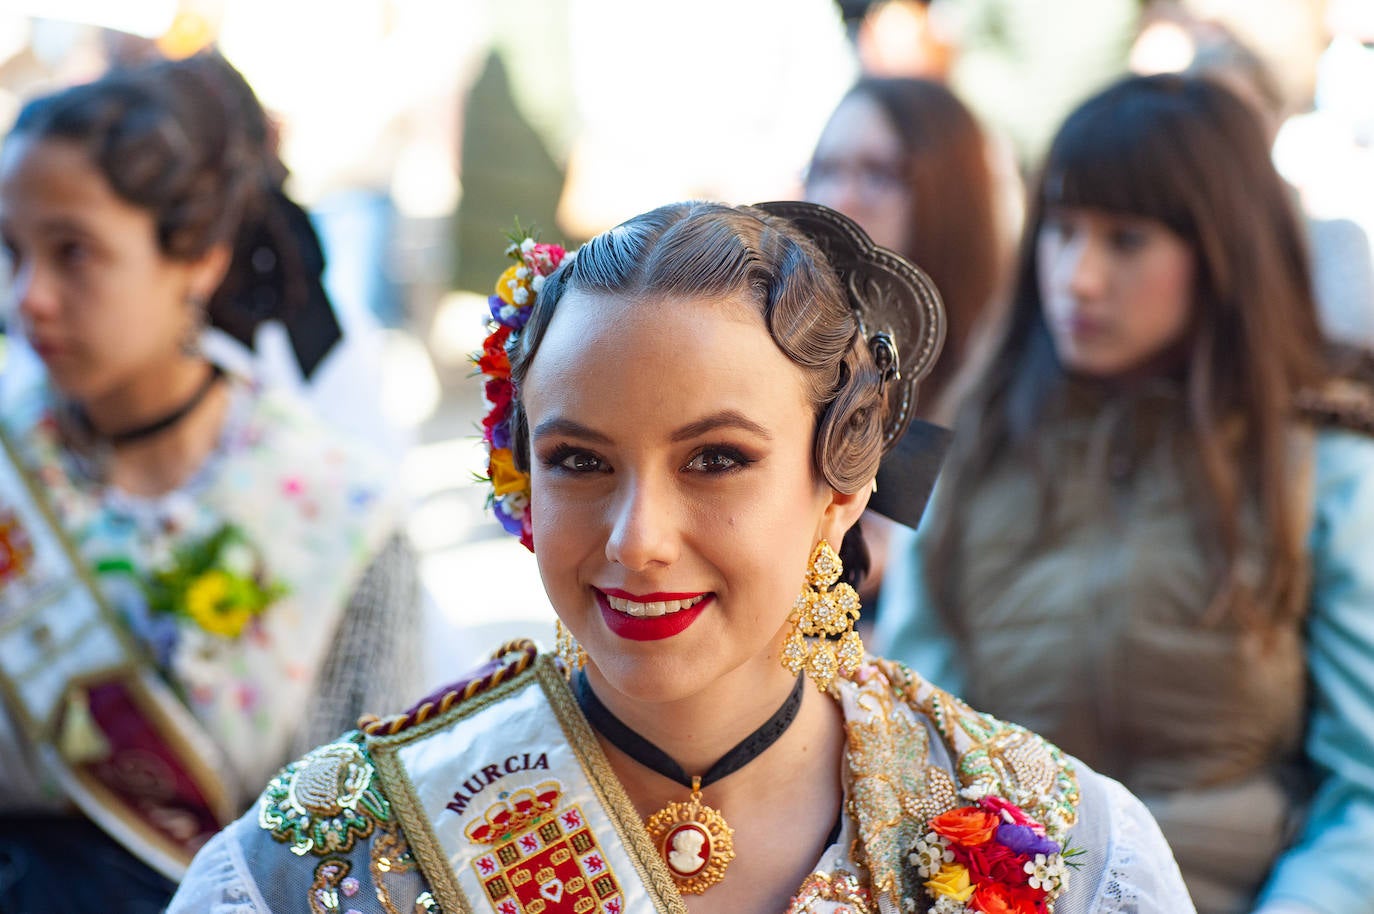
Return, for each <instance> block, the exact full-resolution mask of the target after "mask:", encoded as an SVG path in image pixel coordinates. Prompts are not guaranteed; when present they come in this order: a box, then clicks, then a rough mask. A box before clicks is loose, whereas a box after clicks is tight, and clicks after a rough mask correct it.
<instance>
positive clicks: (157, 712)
mask: <svg viewBox="0 0 1374 914" xmlns="http://www.w3.org/2000/svg"><path fill="white" fill-rule="evenodd" d="M265 124H266V122H265V118H264V115H263V113H262V110H261V108H260V107H259V106H257V105H256V102H255V100H254V99H253V95H252V92H251V90H250V89H249V88H248V87H247V85H246V84H244V83H243V81H242V77H241V76H240V75H239V74H238V73H237V72H236V71H235V70H234V69H233V68H232V67H230V66H229V65H228V64H227V63H226V62H225V61H224V60H223V59H222V58H220V57H218V56H217V55H201V56H197V57H193V58H190V59H187V60H184V61H179V62H174V63H159V64H155V65H151V66H148V67H140V68H133V69H125V70H119V71H116V72H112V73H110V74H108V75H106V76H104V77H102V78H101V79H99V80H97V81H95V82H93V83H88V84H85V85H80V86H76V87H74V88H70V89H67V90H63V91H61V92H57V93H54V94H51V95H47V96H44V97H41V98H38V99H35V100H33V101H31V102H29V103H28V104H26V105H25V106H24V107H23V109H22V110H21V112H20V114H19V117H18V119H17V121H16V124H15V126H14V128H13V129H12V131H11V132H10V134H9V135H8V136H7V138H6V139H5V142H4V146H3V150H2V151H0V237H3V241H4V245H5V249H6V251H7V254H8V261H9V267H10V272H11V277H10V288H11V291H12V294H13V299H14V305H13V321H14V323H15V324H16V325H18V326H20V327H22V332H23V335H24V336H25V337H26V338H27V341H28V342H29V344H31V346H32V348H33V350H34V351H35V352H36V353H37V355H38V357H39V358H40V359H41V360H42V363H43V372H42V375H41V378H40V383H37V384H33V385H28V386H27V387H26V388H25V389H24V390H23V391H22V393H16V392H15V391H12V390H11V391H7V394H12V396H7V399H6V401H5V405H4V410H3V414H0V429H2V430H3V433H4V445H5V447H4V451H3V454H0V456H3V464H0V470H3V472H0V483H2V484H3V485H0V540H3V542H0V546H3V547H4V548H3V549H0V553H3V554H4V555H6V556H7V558H8V560H7V561H5V562H0V622H3V624H0V639H3V642H4V643H3V645H0V696H3V699H4V706H3V709H2V710H0V770H3V771H4V773H5V775H4V778H3V783H0V909H3V910H6V911H9V910H21V911H22V910H38V909H41V910H46V911H59V912H67V911H72V912H75V911H96V910H110V909H111V908H118V909H119V910H121V911H155V910H160V909H161V907H162V906H163V905H165V903H166V901H167V899H168V897H169V896H170V893H171V891H172V889H173V888H174V885H173V883H172V881H171V880H172V879H175V878H177V876H178V875H179V874H180V872H181V870H182V869H183V868H184V866H185V863H186V862H187V861H188V860H189V859H190V856H191V854H192V853H193V852H194V851H195V849H196V848H197V847H198V846H199V845H200V844H201V843H203V842H204V841H205V840H206V839H207V838H208V837H209V835H210V834H212V833H213V832H214V831H215V830H216V829H217V828H218V826H219V825H221V824H223V823H224V822H225V821H228V820H229V819H230V818H232V817H233V816H235V815H237V814H238V813H239V812H241V811H242V810H243V808H244V807H245V806H246V805H247V803H248V801H249V799H250V798H251V796H252V795H253V791H255V790H256V788H257V785H259V784H260V783H261V782H262V781H263V780H264V779H265V778H266V777H267V776H269V775H270V774H271V773H272V772H273V771H275V770H276V769H277V768H278V767H279V766H280V765H281V764H282V763H283V762H285V761H286V760H287V759H288V758H289V757H291V756H292V755H294V754H297V753H299V752H300V751H301V750H302V749H303V748H305V747H308V746H310V745H313V744H315V743H316V742H318V741H319V740H320V739H322V738H324V737H325V736H326V735H330V734H333V733H336V732H338V731H339V730H340V729H342V728H345V727H347V726H350V725H351V724H352V723H353V721H354V720H356V718H357V716H358V714H359V713H360V712H362V711H363V710H366V709H377V708H384V707H387V706H389V705H393V704H394V703H395V702H396V701H398V700H399V698H400V697H401V696H402V695H405V694H409V693H411V692H413V690H414V689H415V688H416V686H417V683H416V681H415V680H414V679H413V677H414V676H415V674H416V672H417V670H416V664H415V663H414V662H413V658H414V657H415V656H416V648H417V646H418V622H419V620H418V595H417V569H416V561H415V558H414V555H413V552H412V550H411V548H410V547H409V545H408V543H407V540H406V538H405V536H404V534H403V533H402V527H401V522H402V518H401V511H400V509H399V500H398V499H397V497H396V496H395V493H394V492H392V491H391V489H390V483H389V482H388V481H387V480H388V474H386V472H385V470H384V467H385V464H384V463H382V462H380V461H379V460H378V459H377V458H375V457H374V456H373V455H372V453H371V451H370V450H369V448H368V447H367V446H366V445H365V444H364V443H363V442H361V441H355V440H347V439H344V438H342V437H340V436H339V435H338V434H336V433H334V432H331V431H330V430H329V429H328V428H326V427H325V426H323V425H322V424H321V423H320V422H319V421H318V420H316V419H314V418H313V417H312V415H311V414H310V413H309V412H308V411H307V410H306V409H305V408H304V407H303V406H302V405H300V404H299V403H298V402H297V401H295V400H294V399H292V398H291V397H289V396H288V395H286V394H285V393H282V392H279V391H273V390H271V389H268V388H264V387H263V386H262V385H260V384H259V383H257V382H256V381H254V380H252V379H250V378H248V377H245V376H242V375H239V374H237V373H235V372H234V371H232V370H228V369H226V368H224V367H222V366H220V365H218V364H216V363H215V362H213V361H211V359H210V358H209V357H208V356H207V354H206V352H205V351H204V350H203V349H202V348H201V346H200V341H201V337H202V331H203V329H204V327H205V325H206V323H207V322H213V323H214V324H217V325H219V326H221V327H224V328H226V329H227V330H229V331H230V332H231V333H232V332H236V330H242V329H246V330H251V329H252V327H253V325H254V322H255V321H258V320H261V319H262V318H264V317H265V316H267V315H269V314H278V315H279V316H283V317H285V318H286V319H287V320H291V319H292V318H294V317H300V318H301V319H302V320H305V319H307V318H308V317H309V308H310V307H319V306H320V301H319V299H318V297H312V296H308V295H307V296H295V295H292V294H290V292H289V290H291V289H292V288H294V287H296V286H309V285H311V284H312V283H314V282H317V281H318V271H317V270H316V269H315V267H317V266H318V264H317V263H316V258H317V256H318V251H317V250H314V249H305V248H302V242H303V240H304V239H305V235H304V234H303V233H304V232H307V231H308V223H304V222H302V220H303V214H301V213H300V211H299V209H298V208H296V207H294V205H291V204H290V202H289V200H287V199H286V198H285V197H284V196H283V195H282V194H281V189H280V179H281V177H282V174H281V169H280V163H279V162H278V161H276V159H275V156H273V155H272V154H271V149H270V143H267V142H265V139H266V134H265V132H264V131H265ZM268 292H274V294H275V295H276V296H277V297H276V298H275V299H273V300H271V301H268V300H266V299H265V298H264V297H263V296H265V295H267V293H268ZM283 296H288V297H290V298H291V300H292V301H295V302H296V303H297V304H298V305H300V306H301V307H302V308H303V309H305V311H306V313H305V314H303V315H285V314H282V313H280V312H278V311H277V310H276V308H277V306H280V305H282V304H283V301H282V297H283ZM311 302H313V305H312V304H310V303H311ZM324 307H326V308H327V302H324ZM300 329H302V330H304V329H305V328H300ZM314 329H315V331H316V332H317V334H320V335H317V336H315V337H313V338H310V339H307V338H306V337H301V336H298V340H304V342H305V343H308V344H310V345H313V346H314V351H313V353H312V356H313V357H314V358H316V359H318V358H320V357H322V356H323V353H324V351H325V350H327V349H328V341H329V339H330V337H331V331H330V330H329V328H328V326H324V327H323V328H321V327H319V326H316V327H315V328H314ZM332 335H333V336H335V337H336V336H337V327H334V328H333V331H332ZM306 336H307V337H308V334H307V335H306ZM307 348H308V346H307ZM297 355H298V357H300V355H301V350H300V349H298V350H297ZM81 613H84V614H85V615H84V616H82V615H80V614H81ZM77 618H84V619H85V620H86V621H85V623H83V624H82V625H81V626H79V627H77V626H74V624H73V620H74V619H77ZM97 823H98V826H97ZM73 874H80V875H79V877H78V878H73Z"/></svg>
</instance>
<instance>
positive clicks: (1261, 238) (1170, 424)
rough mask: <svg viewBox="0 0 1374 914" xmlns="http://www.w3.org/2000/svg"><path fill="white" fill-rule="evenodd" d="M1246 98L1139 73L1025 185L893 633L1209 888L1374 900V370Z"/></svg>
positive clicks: (903, 555) (900, 569) (1291, 899)
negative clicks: (1104, 795) (1000, 322)
mask: <svg viewBox="0 0 1374 914" xmlns="http://www.w3.org/2000/svg"><path fill="white" fill-rule="evenodd" d="M1337 362H1338V359H1337V357H1336V356H1334V355H1333V354H1332V352H1331V351H1330V350H1329V349H1328V347H1327V345H1326V344H1325V342H1324V341H1323V339H1322V336H1321V333H1320V331H1319V329H1318V324H1317V319H1316V312H1315V307H1314V305H1313V301H1312V293H1311V281H1310V270H1309V266H1308V259H1307V252H1306V248H1305V245H1304V240H1303V235H1302V229H1301V227H1300V223H1299V221H1298V219H1297V218H1296V215H1295V213H1294V211H1293V208H1292V204H1291V201H1290V199H1289V197H1288V195H1287V193H1286V191H1285V188H1284V185H1283V183H1282V181H1281V180H1280V178H1279V176H1278V175H1277V173H1276V172H1275V171H1274V168H1273V166H1272V164H1271V162H1270V159H1269V155H1268V145H1267V143H1266V140H1265V136H1264V133H1263V131H1262V129H1261V127H1260V125H1259V123H1258V121H1257V119H1256V117H1255V116H1254V114H1253V113H1252V112H1251V111H1250V110H1249V109H1248V108H1247V107H1246V105H1245V104H1244V103H1243V102H1242V101H1240V100H1239V99H1238V98H1236V97H1235V96H1233V95H1232V94H1231V93H1230V92H1228V91H1227V90H1226V89H1224V88H1222V87H1220V86H1219V85H1216V84H1214V83H1211V82H1208V81H1206V80H1202V79H1196V78H1189V77H1178V76H1153V77H1133V78H1129V79H1126V80H1123V81H1121V82H1119V83H1117V84H1115V85H1113V86H1111V87H1109V88H1107V89H1105V90H1104V91H1102V92H1101V93H1099V94H1098V95H1096V96H1095V97H1093V98H1091V99H1089V100H1088V101H1086V102H1084V103H1083V104H1082V105H1081V106H1080V107H1079V108H1078V109H1077V110H1076V111H1075V112H1074V113H1073V114H1071V115H1070V116H1069V118H1068V119H1067V121H1066V122H1065V124H1064V125H1063V127H1062V128H1061V129H1060V131H1059V133H1058V135H1057V137H1056V138H1055V140H1054V143H1053V145H1052V147H1051V149H1050V152H1049V155H1048V160H1047V164H1046V166H1045V168H1044V170H1043V173H1042V175H1041V177H1040V180H1039V183H1038V186H1037V187H1036V189H1035V193H1034V194H1033V196H1032V200H1031V211H1030V213H1029V219H1028V227H1027V234H1026V238H1025V243H1024V245H1023V250H1022V253H1021V256H1020V261H1019V265H1018V269H1017V274H1016V277H1015V282H1014V287H1013V291H1012V295H1011V313H1010V315H1009V321H1008V326H1007V329H1006V331H1005V333H1004V335H1003V336H1002V337H1001V339H1000V342H999V343H998V344H997V346H996V349H995V352H994V357H993V359H992V361H991V362H990V364H989V366H988V368H987V370H986V371H985V372H984V374H983V376H982V377H981V379H980V380H979V382H978V383H977V385H976V387H975V388H974V389H973V391H972V393H971V394H970V397H969V399H968V400H966V401H965V403H964V406H963V408H962V411H961V413H960V416H959V418H958V421H957V422H956V427H955V443H954V445H953V449H952V453H951V455H950V457H949V458H948V459H947V461H946V471H945V474H944V478H943V479H942V480H941V483H940V488H939V490H938V491H937V493H936V497H935V503H934V505H933V509H932V511H931V512H929V513H928V515H927V518H926V522H925V523H923V524H922V527H921V530H920V531H919V532H918V533H917V534H916V536H915V538H914V539H911V538H906V539H905V540H903V541H902V542H898V543H895V544H894V547H893V552H892V554H891V555H890V557H889V571H888V575H887V578H886V579H885V583H884V593H883V602H884V605H885V607H887V612H886V613H885V614H884V616H882V617H881V618H880V620H879V625H878V637H877V640H878V643H879V645H878V649H879V650H880V651H881V652H884V653H887V654H888V655H889V656H895V657H898V658H901V659H902V660H903V661H905V662H908V663H911V664H912V665H913V666H914V667H915V668H917V669H919V670H920V671H921V672H922V673H924V674H925V675H927V676H929V677H931V678H932V679H933V680H934V681H936V682H938V683H940V684H941V685H942V686H944V687H946V688H950V689H952V690H953V691H955V692H957V693H959V694H961V695H963V696H964V697H965V698H967V699H968V700H969V701H970V702H972V703H974V704H975V705H977V706H978V707H981V708H984V709H986V710H987V711H989V712H991V713H993V714H996V715H998V716H1000V717H1004V718H1007V719H1010V720H1014V721H1017V722H1018V723H1021V724H1024V725H1026V726H1028V727H1031V728H1033V729H1034V730H1036V731H1038V732H1041V733H1044V734H1046V735H1047V736H1049V737H1050V738H1051V739H1053V740H1055V741H1056V742H1057V743H1059V744H1060V745H1061V746H1063V747H1064V748H1065V749H1066V750H1067V751H1069V752H1071V753H1073V754H1074V755H1076V756H1078V757H1080V758H1082V759H1084V760H1085V761H1087V762H1088V763H1089V764H1090V765H1092V766H1094V767H1095V768H1097V769H1098V770H1100V771H1103V772H1105V773H1107V774H1109V775H1111V776H1113V777H1115V778H1117V779H1119V780H1120V781H1122V782H1123V783H1124V784H1125V785H1126V786H1127V787H1129V788H1130V789H1131V790H1132V791H1133V792H1135V793H1136V794H1138V795H1139V796H1140V797H1141V798H1142V799H1144V800H1145V801H1146V804H1147V805H1148V806H1149V807H1150V808H1151V811H1152V812H1154V814H1155V815H1156V817H1157V818H1158V820H1159V822H1160V825H1161V827H1162V829H1163V831H1164V833H1165V836H1166V837H1167V838H1168V839H1169V841H1170V843H1171V844H1172V846H1173V849H1174V852H1175V855H1176V856H1177V858H1178V861H1179V864H1180V867H1181V868H1182V870H1183V873H1184V877H1185V879H1186V881H1187V882H1188V886H1189V889H1190V891H1191V893H1192V894H1193V897H1194V900H1195V902H1196V903H1197V907H1198V910H1199V911H1202V912H1213V914H1222V912H1243V911H1252V910H1255V911H1263V912H1265V914H1279V912H1321V914H1336V912H1338V911H1339V912H1351V911H1374V868H1371V867H1370V866H1369V863H1368V861H1369V856H1368V855H1369V851H1368V849H1369V847H1370V846H1371V845H1372V844H1374V767H1372V766H1371V761H1370V760H1371V759H1374V662H1372V661H1371V658H1374V611H1371V609H1374V443H1371V441H1370V440H1369V438H1368V433H1369V431H1370V429H1371V428H1374V396H1371V391H1370V389H1369V387H1368V386H1366V385H1365V384H1364V383H1362V382H1361V381H1360V380H1359V379H1358V378H1357V377H1355V374H1357V372H1355V371H1353V369H1352V367H1351V366H1348V365H1341V364H1337Z"/></svg>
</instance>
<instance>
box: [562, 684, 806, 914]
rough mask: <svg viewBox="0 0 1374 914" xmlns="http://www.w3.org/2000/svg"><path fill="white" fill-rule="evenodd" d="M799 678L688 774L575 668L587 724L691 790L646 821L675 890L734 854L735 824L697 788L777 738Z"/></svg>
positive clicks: (797, 699) (705, 881)
mask: <svg viewBox="0 0 1374 914" xmlns="http://www.w3.org/2000/svg"><path fill="white" fill-rule="evenodd" d="M803 680H804V677H802V676H798V677H797V684H796V685H795V686H793V687H792V692H791V694H790V695H788V696H787V700H786V701H784V702H783V703H782V707H780V708H778V710H777V711H776V712H774V714H773V716H772V717H770V718H768V720H766V721H764V722H763V725H762V726H761V727H759V728H758V729H757V730H755V731H754V732H753V733H750V734H749V735H748V736H746V737H745V738H744V739H742V740H740V741H739V742H738V743H737V744H736V745H735V747H734V748H733V749H731V750H730V751H729V752H727V753H725V754H724V755H723V756H721V757H720V760H719V761H717V762H716V763H715V764H714V765H712V766H711V768H710V770H708V771H707V772H706V773H705V774H704V775H700V776H689V775H688V774H687V772H685V771H683V770H682V766H681V765H679V764H678V763H677V761H676V760H675V759H673V758H672V756H670V755H668V753H666V752H664V751H663V750H662V749H660V748H658V747H657V746H655V745H654V744H653V743H651V742H649V741H648V740H647V739H645V738H644V737H642V736H640V735H639V734H638V733H636V732H635V731H633V730H631V729H630V728H629V727H627V726H626V725H625V724H624V723H623V722H622V721H621V720H620V719H619V718H618V717H616V716H615V715H614V714H612V713H611V712H610V710H609V709H608V708H607V707H606V706H605V705H603V704H602V703H601V699H599V698H597V697H596V693H595V692H593V691H592V688H591V685H590V684H589V683H588V682H587V674H586V673H579V674H578V677H577V682H576V684H575V686H574V690H575V692H576V695H577V703H578V705H579V706H581V708H582V713H583V714H584V715H586V717H587V720H588V721H590V722H591V725H592V726H593V727H595V728H596V729H597V730H598V731H600V732H601V734H602V735H603V736H605V737H606V739H608V740H610V741H611V743H612V745H614V746H615V747H616V748H617V749H619V750H620V751H621V752H624V753H625V754H626V755H628V756H629V757H630V758H632V759H634V760H635V761H636V762H639V764H641V765H643V766H644V767H645V768H648V769H649V770H651V771H655V772H657V773H658V774H661V775H663V776H664V777H665V778H670V779H672V780H674V781H676V782H677V783H679V784H681V785H682V786H683V787H687V788H689V789H690V790H691V791H692V795H691V797H690V798H689V799H688V800H687V802H685V803H669V804H668V805H667V806H665V807H664V808H663V809H661V810H659V811H658V812H656V813H654V814H653V815H652V816H650V817H649V819H648V821H647V822H645V823H644V824H645V826H646V827H647V828H648V830H649V836H650V837H651V838H652V839H653V841H654V845H655V846H656V847H657V848H658V850H659V853H660V854H661V855H662V856H663V862H664V863H666V864H667V865H668V872H670V873H671V874H672V875H673V879H674V881H676V882H677V887H678V891H680V892H682V893H683V894H686V895H697V894H700V893H701V892H704V891H706V890H707V889H709V888H710V887H711V886H713V885H715V884H716V883H717V882H720V880H721V879H722V878H724V876H725V868H726V866H728V865H729V864H730V861H731V860H733V859H735V850H734V842H733V838H734V833H735V831H734V829H732V828H731V827H730V826H729V825H727V824H726V822H725V817H724V816H722V815H721V814H720V812H719V811H718V810H715V809H712V808H711V807H710V806H707V805H706V804H704V803H702V802H701V789H702V788H703V787H706V786H709V785H711V784H713V783H715V782H716V781H719V780H720V779H721V778H723V777H725V776H726V775H729V774H733V773H734V772H736V771H738V770H740V769H741V768H743V767H744V766H745V765H747V764H749V763H750V762H752V761H753V760H754V759H756V758H758V757H759V756H760V755H761V754H763V752H764V750H766V749H767V748H768V747H769V746H771V745H773V744H774V743H775V742H777V741H778V739H779V738H781V736H782V735H783V734H784V733H786V732H787V728H788V727H790V726H791V725H792V721H794V720H796V718H797V711H798V710H800V708H801V700H802V683H803Z"/></svg>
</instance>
